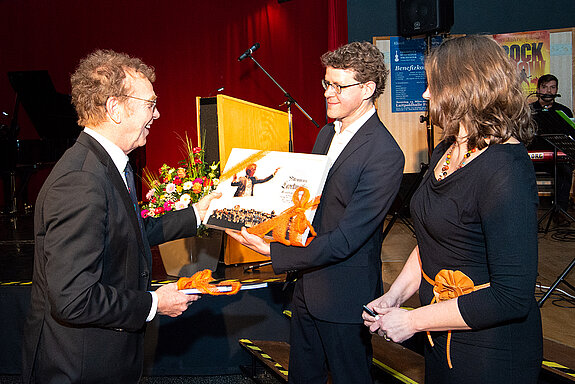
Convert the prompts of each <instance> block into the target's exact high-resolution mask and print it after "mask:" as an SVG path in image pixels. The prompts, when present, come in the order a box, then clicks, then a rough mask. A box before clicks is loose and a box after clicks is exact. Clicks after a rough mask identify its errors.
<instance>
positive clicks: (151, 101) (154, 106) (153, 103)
mask: <svg viewBox="0 0 575 384" xmlns="http://www.w3.org/2000/svg"><path fill="white" fill-rule="evenodd" d="M120 96H124V97H129V98H130V99H136V100H141V101H145V102H147V103H150V108H152V109H153V110H155V109H156V104H157V103H158V99H155V100H148V99H142V98H141V97H135V96H130V95H120Z"/></svg>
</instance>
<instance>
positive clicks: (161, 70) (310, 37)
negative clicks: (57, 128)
mask: <svg viewBox="0 0 575 384" xmlns="http://www.w3.org/2000/svg"><path fill="white" fill-rule="evenodd" d="M0 14H2V15H3V16H4V17H3V21H2V25H1V26H0V41H2V44H1V45H0V111H7V112H8V113H11V111H12V108H13V106H14V100H15V94H14V92H13V90H12V88H11V86H10V84H9V82H8V79H7V76H6V73H7V72H8V71H15V70H36V69H47V70H48V71H49V73H50V75H51V77H52V80H53V82H54V84H55V86H56V89H57V90H58V91H59V92H62V93H69V91H70V85H69V77H70V74H71V73H72V72H73V71H74V69H75V66H76V65H77V63H78V61H79V59H80V58H82V57H84V56H85V55H87V54H88V53H89V52H91V51H93V50H95V49H97V48H109V49H114V50H117V51H122V52H126V53H129V54H131V55H134V56H138V57H141V58H142V59H143V60H144V61H145V62H146V63H148V64H151V65H153V66H154V67H155V68H156V72H157V81H156V84H155V85H154V87H155V90H156V93H157V94H158V109H159V111H160V114H161V117H160V119H159V120H158V121H156V122H155V123H154V124H153V126H152V129H151V132H150V135H149V136H148V144H147V146H146V158H147V165H148V166H149V167H150V168H151V169H155V168H157V167H159V166H161V165H162V163H164V162H167V163H169V164H175V163H176V162H177V161H178V160H179V159H180V158H181V157H182V156H181V155H180V153H179V150H178V148H179V142H178V140H177V138H176V134H177V133H179V134H182V133H184V132H186V131H187V132H189V133H190V134H191V135H192V136H193V137H195V132H196V106H195V103H196V102H195V98H196V96H202V97H205V96H210V95H211V96H213V95H215V94H216V93H217V89H218V88H221V87H224V90H223V91H222V93H223V94H226V95H229V96H233V97H237V98H240V99H244V100H247V101H250V102H254V103H257V104H261V105H265V106H268V107H271V108H277V109H281V110H286V107H285V106H280V105H281V104H282V103H283V102H284V101H285V100H286V99H285V97H284V95H283V93H282V92H281V91H280V89H279V88H277V87H276V85H275V84H274V83H273V82H272V81H271V80H270V79H269V78H268V77H267V76H266V75H265V74H264V73H263V72H262V71H261V70H260V69H259V68H258V67H257V66H256V65H255V63H253V62H252V61H251V60H250V59H246V60H243V61H242V62H238V57H239V55H240V54H241V53H242V52H244V51H245V50H246V49H247V48H249V47H250V46H251V45H252V44H253V43H255V42H259V43H260V44H261V47H260V48H259V50H257V51H256V52H255V53H254V54H253V56H254V58H255V59H256V60H257V61H258V62H259V63H260V64H261V65H262V66H263V67H264V68H265V69H266V70H267V71H268V72H269V73H270V74H271V75H272V76H273V77H274V78H275V79H276V81H277V82H278V83H279V84H280V85H282V87H283V88H284V89H285V90H286V91H288V92H289V93H290V94H291V95H292V97H293V98H294V99H295V100H296V101H297V102H298V103H299V104H300V105H301V106H302V107H303V108H304V109H305V110H306V111H307V112H308V113H309V114H310V115H311V116H312V117H313V119H315V120H316V121H317V122H318V123H319V125H320V126H322V125H323V124H325V121H326V118H325V103H324V98H323V89H322V87H321V84H320V80H321V79H322V77H323V73H324V70H323V68H322V66H321V62H320V59H319V58H320V56H321V55H322V54H323V53H324V52H325V51H327V50H328V49H333V48H335V47H337V46H339V45H341V44H343V43H346V41H347V22H346V20H347V15H346V0H318V1H307V0H291V1H287V2H283V3H278V1H277V0H251V1H232V0H216V1H168V2H160V1H154V0H123V1H116V0H100V1H97V2H85V1H77V0H59V1H49V0H18V1H0ZM292 114H293V122H294V149H295V151H297V152H309V151H310V150H311V147H312V145H313V142H314V140H315V136H316V134H317V132H318V128H316V127H315V126H314V125H313V124H312V123H311V122H309V120H307V119H306V118H305V117H304V115H303V114H302V113H301V112H300V111H299V110H298V109H297V108H296V107H295V106H294V107H292ZM2 119H3V121H2V122H6V120H9V117H8V118H6V117H2ZM19 121H20V126H21V128H22V129H21V135H20V138H36V137H37V134H36V132H35V130H34V128H33V127H32V126H31V124H30V122H29V121H28V120H27V117H26V115H25V113H24V112H23V111H21V114H20V119H19Z"/></svg>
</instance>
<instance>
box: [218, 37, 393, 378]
mask: <svg viewBox="0 0 575 384" xmlns="http://www.w3.org/2000/svg"><path fill="white" fill-rule="evenodd" d="M322 63H323V65H324V66H325V68H326V72H325V78H324V79H323V81H322V85H323V88H324V89H325V93H324V96H325V99H326V102H327V115H328V116H329V117H330V118H332V119H334V120H335V121H334V122H333V123H330V124H327V125H326V126H325V127H323V129H322V130H321V131H320V133H319V135H318V137H317V139H316V142H315V145H314V148H313V153H319V154H327V156H328V157H329V159H330V162H331V164H332V165H331V168H330V171H329V173H328V176H327V180H326V183H325V186H324V189H323V192H322V195H321V202H320V204H319V206H318V208H317V212H316V214H315V217H314V221H313V227H314V228H315V230H316V232H317V237H316V238H315V239H313V240H312V241H311V243H310V244H309V245H308V246H307V247H289V246H285V245H283V244H280V243H271V244H268V243H266V242H264V241H263V240H261V239H260V238H259V237H257V236H254V235H251V234H249V233H248V232H247V231H246V230H245V229H242V232H241V234H239V233H234V232H232V231H227V233H228V234H229V235H230V236H232V237H234V238H235V239H237V240H238V241H240V242H241V243H242V244H244V245H246V246H248V247H250V248H252V249H254V250H256V251H258V252H260V253H262V254H264V255H269V256H271V260H272V265H273V268H274V271H275V272H276V273H284V272H294V273H296V274H297V280H296V283H295V288H294V294H293V301H292V319H291V330H290V360H289V382H290V383H325V382H326V380H327V377H328V371H329V372H330V373H331V378H332V382H333V383H334V384H338V383H345V384H350V383H351V384H353V383H362V384H367V383H371V382H372V379H371V375H370V367H371V357H372V349H371V341H370V340H371V335H370V334H369V332H368V331H367V330H366V329H365V327H363V326H362V317H361V315H362V305H363V304H365V303H367V302H370V301H371V300H373V299H374V298H375V297H378V295H379V293H381V292H383V288H382V280H381V244H382V241H383V238H382V230H383V221H384V218H385V215H386V214H387V211H388V209H389V207H390V206H391V204H392V202H393V200H394V199H395V196H396V194H397V192H398V190H399V185H400V183H401V178H402V174H403V165H404V157H403V153H402V152H401V149H400V148H399V146H398V145H397V143H396V142H395V140H394V139H393V137H392V136H391V134H390V133H389V132H388V131H387V129H386V128H385V127H384V125H383V124H382V123H381V121H380V120H379V118H378V116H377V114H376V111H375V106H374V103H375V100H376V99H377V97H378V96H379V95H381V93H382V92H383V89H384V86H385V80H386V78H387V73H388V71H387V69H386V68H385V65H384V61H383V54H382V53H381V52H380V51H379V50H378V49H377V48H376V47H375V46H374V45H373V44H370V43H357V42H354V43H350V44H347V45H345V46H343V47H340V48H339V49H337V50H335V51H333V52H327V53H326V54H324V55H323V56H322Z"/></svg>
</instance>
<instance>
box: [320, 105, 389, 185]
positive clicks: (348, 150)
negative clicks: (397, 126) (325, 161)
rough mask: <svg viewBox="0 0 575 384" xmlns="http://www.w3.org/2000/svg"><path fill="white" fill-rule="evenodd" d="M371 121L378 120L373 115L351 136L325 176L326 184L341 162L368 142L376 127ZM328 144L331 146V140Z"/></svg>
mask: <svg viewBox="0 0 575 384" xmlns="http://www.w3.org/2000/svg"><path fill="white" fill-rule="evenodd" d="M373 119H378V117H377V114H374V115H373V116H372V117H370V118H369V119H368V120H367V121H366V122H365V124H363V125H362V126H361V128H359V130H358V131H357V132H356V133H355V135H353V137H352V138H351V140H350V141H349V143H347V145H346V146H345V148H344V149H343V151H341V153H340V154H339V156H338V157H337V160H336V161H335V163H333V165H332V166H331V168H330V170H329V173H328V174H327V178H326V183H327V181H328V180H329V179H330V177H331V175H333V174H334V172H335V171H337V169H338V168H339V167H340V166H341V165H342V164H343V162H344V161H345V160H346V159H347V158H348V157H349V156H351V155H352V154H353V153H354V152H355V151H357V150H358V149H359V148H360V147H361V146H363V145H364V144H365V143H366V142H368V141H369V137H370V136H371V135H372V134H373V130H374V129H375V127H376V126H377V124H375V122H374V121H373ZM332 138H333V134H332ZM329 144H331V140H330V141H329ZM328 148H329V145H328ZM326 153H327V151H326Z"/></svg>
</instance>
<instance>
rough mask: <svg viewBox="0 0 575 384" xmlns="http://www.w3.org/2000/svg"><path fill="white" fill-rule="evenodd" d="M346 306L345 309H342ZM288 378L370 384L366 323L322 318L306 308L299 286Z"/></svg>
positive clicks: (300, 382) (296, 382)
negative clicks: (313, 314)
mask: <svg viewBox="0 0 575 384" xmlns="http://www.w3.org/2000/svg"><path fill="white" fill-rule="evenodd" d="M342 310H345V309H342ZM290 332H291V333H290V358H289V376H288V382H289V383H292V384H306V383H309V384H320V383H325V382H326V381H327V378H328V372H329V373H330V374H331V378H332V383H333V384H356V383H357V384H371V383H372V382H373V380H372V378H371V373H370V369H371V362H372V356H373V351H372V347H371V334H370V333H369V330H368V329H367V327H365V326H364V325H363V324H361V323H358V324H342V323H331V322H327V321H321V320H318V319H317V318H314V317H313V316H311V315H310V313H309V312H308V311H307V307H306V304H305V299H304V297H303V292H301V290H300V289H298V288H297V287H296V289H295V292H294V296H293V301H292V319H291V327H290Z"/></svg>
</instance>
